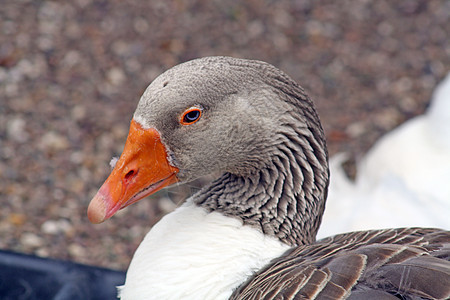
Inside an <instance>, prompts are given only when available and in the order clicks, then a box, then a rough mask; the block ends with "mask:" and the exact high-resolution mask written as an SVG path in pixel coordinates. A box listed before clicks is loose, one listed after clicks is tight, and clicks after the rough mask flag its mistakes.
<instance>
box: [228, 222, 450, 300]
mask: <svg viewBox="0 0 450 300" xmlns="http://www.w3.org/2000/svg"><path fill="white" fill-rule="evenodd" d="M399 297H400V298H401V299H410V298H415V299H416V298H417V299H420V298H425V299H448V298H449V297H450V231H444V230H441V229H423V228H399V229H385V230H372V231H359V232H352V233H346V234H340V235H336V236H333V237H329V238H325V239H322V240H320V241H317V242H316V243H314V244H312V245H307V246H300V247H296V248H293V249H291V250H290V251H289V252H288V253H286V255H284V256H282V257H280V258H278V259H276V260H275V261H273V262H272V263H271V264H270V265H269V266H267V267H266V268H265V269H263V270H261V271H259V272H258V273H256V274H255V275H254V276H253V277H252V278H250V279H249V280H248V281H247V282H245V283H244V284H243V285H241V286H240V287H239V288H238V289H237V290H236V291H235V292H234V293H233V295H232V296H231V299H344V298H348V299H391V298H392V299H398V298H399Z"/></svg>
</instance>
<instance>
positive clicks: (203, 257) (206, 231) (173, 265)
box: [119, 200, 289, 300]
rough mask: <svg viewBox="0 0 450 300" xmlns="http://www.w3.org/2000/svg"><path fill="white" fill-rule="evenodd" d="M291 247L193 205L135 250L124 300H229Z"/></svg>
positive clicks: (184, 207) (167, 220) (164, 222)
mask: <svg viewBox="0 0 450 300" xmlns="http://www.w3.org/2000/svg"><path fill="white" fill-rule="evenodd" d="M288 248H289V246H287V245H285V244H282V243H281V242H280V241H278V240H277V239H275V238H273V237H268V236H264V234H262V233H261V232H259V231H258V230H256V229H254V228H252V227H249V226H243V225H242V222H241V221H239V220H238V219H234V218H229V217H225V216H223V215H222V214H219V213H216V212H213V213H207V212H206V211H205V210H204V209H203V208H200V207H198V206H196V205H194V204H192V203H191V202H189V200H188V202H186V203H185V204H184V205H182V206H181V207H179V208H178V209H176V210H175V211H174V212H172V213H170V214H168V215H167V216H165V217H164V218H163V219H161V221H160V222H158V224H156V225H155V226H154V227H153V228H152V230H151V231H150V232H149V233H148V234H147V236H146V237H145V239H144V241H143V242H142V243H141V244H140V245H139V248H138V249H137V251H136V253H135V255H134V257H133V260H132V262H131V264H130V267H129V269H128V272H127V279H126V282H125V285H124V286H123V287H121V288H120V292H119V294H120V296H121V298H122V299H133V300H136V299H227V298H228V297H229V296H230V295H231V293H232V291H233V290H234V289H235V288H237V287H238V286H239V285H240V284H241V283H243V282H244V281H245V280H246V279H247V278H248V277H249V276H251V275H252V274H253V273H254V272H255V271H257V270H259V269H260V268H262V267H263V266H264V265H266V264H267V263H268V262H269V261H270V260H272V259H273V258H275V257H278V256H280V255H282V254H283V253H284V252H285V251H286V250H287V249H288Z"/></svg>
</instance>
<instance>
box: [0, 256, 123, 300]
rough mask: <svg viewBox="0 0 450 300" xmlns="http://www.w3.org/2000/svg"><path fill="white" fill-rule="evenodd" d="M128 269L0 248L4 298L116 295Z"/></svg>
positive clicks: (30, 299)
mask: <svg viewBox="0 0 450 300" xmlns="http://www.w3.org/2000/svg"><path fill="white" fill-rule="evenodd" d="M124 282H125V272H119V271H114V270H109V269H104V268H99V267H92V266H87V265H81V264H76V263H73V262H67V261H60V260H54V259H46V258H40V257H36V256H31V255H24V254H18V253H13V252H8V251H2V250H0V299H1V300H35V299H36V300H37V299H39V300H41V299H45V300H49V299H53V300H69V299H70V300H76V299H83V300H90V299H92V300H94V299H95V300H97V299H98V300H103V299H116V295H117V291H116V286H118V285H122V284H123V283H124Z"/></svg>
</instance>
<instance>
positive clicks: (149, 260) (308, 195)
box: [88, 57, 450, 299]
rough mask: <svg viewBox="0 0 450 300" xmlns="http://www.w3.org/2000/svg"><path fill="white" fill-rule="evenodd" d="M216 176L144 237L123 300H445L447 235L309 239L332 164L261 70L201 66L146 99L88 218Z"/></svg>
mask: <svg viewBox="0 0 450 300" xmlns="http://www.w3.org/2000/svg"><path fill="white" fill-rule="evenodd" d="M208 174H219V175H217V176H216V178H215V180H213V181H212V182H211V183H210V184H208V185H206V186H205V187H203V188H202V189H201V190H200V191H198V192H197V193H196V194H194V195H193V196H192V197H191V198H189V199H188V200H187V201H186V202H185V203H184V204H183V205H182V206H180V207H179V208H178V209H176V210H175V211H174V212H172V213H170V214H168V215H167V216H165V217H164V218H163V219H162V220H161V221H160V222H159V223H158V224H157V225H155V226H154V227H153V228H152V229H151V231H150V232H149V233H148V234H147V236H146V238H145V239H144V241H143V243H142V244H141V245H140V246H139V248H138V250H137V251H136V253H135V255H134V257H133V260H132V262H131V264H130V269H129V271H128V274H127V279H126V282H125V285H124V287H123V288H121V293H120V296H121V297H122V299H199V298H200V299H227V298H231V299H261V298H264V299H280V298H283V299H294V298H295V299H298V298H309V299H314V298H317V299H319V298H328V299H330V298H331V299H340V298H345V297H350V298H353V299H367V297H368V296H371V297H372V298H374V297H378V296H385V297H391V298H392V297H395V296H396V295H401V296H402V297H405V298H408V297H425V298H427V297H428V298H442V299H445V298H446V297H449V296H450V262H449V251H448V250H449V247H450V233H449V232H447V231H444V230H440V229H414V228H413V229H411V228H407V229H388V230H379V231H367V232H356V233H355V232H354V233H348V234H342V235H338V236H335V237H330V238H327V239H324V240H320V241H317V242H316V241H315V237H316V234H317V231H318V228H319V225H320V222H321V218H322V214H323V211H324V208H325V200H326V198H327V187H328V181H329V171H328V155H327V149H326V145H325V138H324V133H323V130H322V127H321V124H320V120H319V117H318V115H317V113H316V111H315V108H314V104H313V102H312V100H311V99H310V98H309V97H308V96H307V95H306V93H305V91H304V90H303V89H302V88H301V87H300V86H299V85H298V84H297V83H295V82H294V81H293V80H292V79H291V78H290V77H289V76H287V75H286V74H284V73H283V72H282V71H280V70H278V69H276V68H275V67H273V66H271V65H269V64H267V63H264V62H259V61H251V60H243V59H235V58H229V57H207V58H202V59H196V60H193V61H190V62H187V63H184V64H181V65H178V66H176V67H174V68H172V69H170V70H168V71H166V72H165V73H164V74H162V75H160V76H159V77H158V78H157V79H155V80H154V81H153V82H152V83H151V84H150V86H149V87H148V88H147V90H146V91H145V92H144V94H143V96H142V98H141V100H140V102H139V104H138V107H137V109H136V112H135V114H134V117H133V120H132V122H131V125H130V133H129V135H128V138H127V142H126V144H125V149H124V151H123V153H122V155H121V157H120V159H119V160H118V161H117V163H116V165H115V168H114V170H113V171H112V173H111V175H110V176H109V178H108V179H107V180H106V182H105V183H104V184H103V186H102V187H101V188H100V190H99V192H98V193H97V195H96V196H95V197H94V198H93V200H92V201H91V204H90V205H89V208H88V217H89V219H90V220H91V221H92V222H94V223H99V222H103V221H104V220H106V219H108V218H109V217H111V216H112V215H113V214H114V213H115V212H116V211H117V210H119V209H121V208H124V207H126V206H128V205H130V204H132V203H134V202H136V201H139V200H140V199H142V198H144V197H145V196H147V195H149V194H152V193H154V192H156V191H157V190H160V189H162V188H163V187H165V186H167V185H170V184H174V183H176V182H188V181H191V180H193V179H195V178H198V177H199V176H204V175H208Z"/></svg>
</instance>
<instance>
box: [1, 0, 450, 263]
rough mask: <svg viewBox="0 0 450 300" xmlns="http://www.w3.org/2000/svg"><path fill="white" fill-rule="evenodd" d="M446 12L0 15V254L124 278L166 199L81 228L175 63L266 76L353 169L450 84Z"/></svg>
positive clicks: (356, 5) (282, 9)
mask: <svg viewBox="0 0 450 300" xmlns="http://www.w3.org/2000/svg"><path fill="white" fill-rule="evenodd" d="M449 33H450V1H446V0H442V1H426V0H423V1H413V0H404V1H370V0H352V1H350V0H349V1H330V0H316V1H312V0H311V1H307V0H298V1H287V0H277V1H275V0H273V1H268V0H266V1H264V0H249V1H222V0H216V1H206V0H197V1H195V0H190V1H181V0H179V1H142V0H141V1H137V0H136V1H119V0H108V1H107V0H103V1H94V0H73V1H43V0H42V1H40V0H33V1H32V0H2V4H1V6H0V204H1V209H0V249H10V250H13V251H18V252H23V253H32V254H36V255H39V256H43V257H53V258H61V259H69V260H74V261H77V262H81V263H87V264H93V265H100V266H105V267H108V268H115V269H126V268H127V266H128V263H129V261H130V259H131V257H132V254H133V253H134V251H135V249H136V247H137V245H138V244H139V243H140V241H141V240H142V238H143V236H144V235H145V233H146V232H147V231H148V230H149V228H150V227H151V226H152V224H154V222H156V221H157V220H158V219H159V218H160V217H161V216H162V215H163V214H164V213H166V212H167V211H170V210H171V209H173V208H174V207H175V206H176V204H177V203H179V201H182V200H183V199H184V198H185V197H186V195H188V194H189V193H192V191H194V190H195V186H193V185H189V186H177V187H173V188H171V189H169V190H166V191H162V192H160V193H158V194H157V195H156V196H153V198H154V199H153V201H152V200H151V199H146V200H143V201H141V202H139V203H137V204H135V205H133V206H131V207H128V208H127V209H125V210H123V211H121V212H120V213H118V214H117V215H116V216H114V217H113V218H112V219H110V220H108V221H107V222H105V223H104V224H100V225H92V224H90V223H89V221H88V219H87V216H86V209H87V206H88V204H89V201H90V199H91V198H92V197H93V195H94V194H95V192H96V191H97V189H98V188H99V187H100V185H101V184H102V183H103V181H104V180H105V179H106V177H107V175H108V174H109V172H110V167H109V161H110V159H111V157H113V156H118V155H120V153H121V151H122V149H123V145H124V143H125V139H126V136H127V132H128V126H129V122H130V120H131V117H132V114H133V111H134V109H135V107H136V105H137V102H138V100H139V98H140V96H141V94H142V92H143V91H144V90H145V88H146V87H147V85H148V84H149V83H150V82H151V81H152V80H153V79H154V78H155V77H156V76H157V75H159V74H160V73H161V72H163V71H164V70H166V69H168V68H170V67H172V66H174V65H176V64H178V63H180V62H183V61H186V60H190V59H193V58H196V57H202V56H209V55H228V56H234V57H242V58H252V59H258V60H264V61H267V62H269V63H271V64H273V65H275V66H277V67H279V68H280V69H282V70H284V71H285V72H287V73H288V74H289V75H291V77H293V79H295V80H296V81H298V82H299V83H300V84H301V85H302V86H303V87H304V88H305V89H306V90H307V91H308V93H309V94H310V96H311V97H312V98H313V99H314V100H315V103H316V105H317V109H318V111H319V114H320V116H321V120H322V122H323V125H324V129H325V131H326V134H327V139H328V144H329V150H330V154H331V155H332V154H335V153H338V152H346V153H349V155H350V157H352V158H353V159H354V160H357V159H358V157H361V156H362V155H363V154H364V153H365V151H367V149H369V147H370V146H371V145H372V144H373V143H374V142H375V141H376V140H377V138H379V137H380V136H381V135H383V134H384V133H386V132H388V131H389V130H391V129H393V128H395V127H396V126H398V125H399V124H401V123H402V122H404V121H406V120H407V119H409V118H412V117H414V116H416V115H418V114H421V113H423V112H424V110H425V109H426V107H427V104H428V102H429V99H430V96H431V93H432V91H433V88H434V87H435V86H436V84H437V83H438V82H439V81H440V80H441V79H442V78H443V77H444V76H445V75H446V74H447V72H448V71H449V70H450V37H449Z"/></svg>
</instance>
